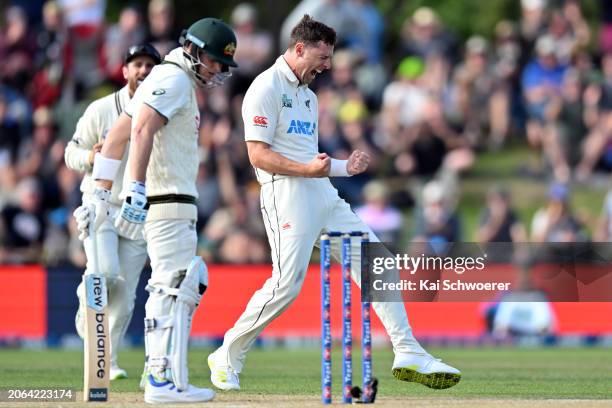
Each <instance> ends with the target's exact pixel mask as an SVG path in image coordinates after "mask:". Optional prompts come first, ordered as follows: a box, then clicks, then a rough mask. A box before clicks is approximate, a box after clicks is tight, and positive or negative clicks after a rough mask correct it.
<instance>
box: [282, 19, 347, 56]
mask: <svg viewBox="0 0 612 408" xmlns="http://www.w3.org/2000/svg"><path fill="white" fill-rule="evenodd" d="M319 41H323V42H324V43H325V44H328V45H336V31H335V30H334V29H333V28H331V27H329V26H327V25H325V24H323V23H321V22H320V21H316V20H313V19H312V17H310V16H309V15H308V14H304V17H302V19H301V20H300V21H299V22H298V23H297V24H296V26H295V27H293V30H291V37H290V38H289V48H291V47H293V46H294V45H295V44H297V43H298V42H303V43H304V44H306V45H317V44H318V43H319Z"/></svg>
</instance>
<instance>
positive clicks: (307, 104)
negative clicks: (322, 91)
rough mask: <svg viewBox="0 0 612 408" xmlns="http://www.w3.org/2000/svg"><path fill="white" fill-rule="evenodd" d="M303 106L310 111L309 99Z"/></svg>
mask: <svg viewBox="0 0 612 408" xmlns="http://www.w3.org/2000/svg"><path fill="white" fill-rule="evenodd" d="M305 105H306V107H307V108H308V110H310V99H306V102H305Z"/></svg>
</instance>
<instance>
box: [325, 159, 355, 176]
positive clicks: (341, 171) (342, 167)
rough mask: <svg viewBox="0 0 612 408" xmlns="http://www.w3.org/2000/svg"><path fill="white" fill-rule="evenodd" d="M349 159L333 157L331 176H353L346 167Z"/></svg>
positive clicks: (330, 169)
mask: <svg viewBox="0 0 612 408" xmlns="http://www.w3.org/2000/svg"><path fill="white" fill-rule="evenodd" d="M347 163H348V160H338V159H331V166H330V168H329V177H351V175H350V174H349V173H348V170H347V169H346V165H347Z"/></svg>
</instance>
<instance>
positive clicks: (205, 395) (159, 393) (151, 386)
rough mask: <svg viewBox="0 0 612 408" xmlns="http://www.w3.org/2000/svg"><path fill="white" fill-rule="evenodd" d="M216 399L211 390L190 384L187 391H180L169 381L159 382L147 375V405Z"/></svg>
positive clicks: (145, 396)
mask: <svg viewBox="0 0 612 408" xmlns="http://www.w3.org/2000/svg"><path fill="white" fill-rule="evenodd" d="M214 397H215V392H214V391H213V390H211V389H210V388H198V387H194V386H193V385H191V384H189V386H187V389H186V390H182V391H180V390H178V389H177V388H176V386H175V385H174V384H173V383H172V382H171V381H168V380H159V379H156V378H155V377H153V376H152V375H151V374H148V375H147V382H146V385H145V393H144V400H145V402H146V403H147V404H166V403H172V402H174V403H177V402H178V403H180V402H206V401H210V400H212V399H213V398H214Z"/></svg>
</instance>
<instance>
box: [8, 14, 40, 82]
mask: <svg viewBox="0 0 612 408" xmlns="http://www.w3.org/2000/svg"><path fill="white" fill-rule="evenodd" d="M4 19H5V23H6V25H5V27H4V30H2V32H1V33H0V61H2V64H1V65H0V80H1V81H2V82H3V83H5V84H7V85H10V86H12V87H14V88H15V89H17V90H19V91H20V92H24V91H25V88H26V86H27V85H28V82H29V81H30V79H31V77H32V75H33V74H34V72H33V68H34V65H33V61H34V59H33V57H34V55H35V51H36V40H35V38H34V35H33V32H32V31H31V30H29V27H28V19H27V16H26V14H25V13H24V11H23V9H22V8H21V7H19V6H11V7H9V8H8V9H6V12H5V13H4Z"/></svg>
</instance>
